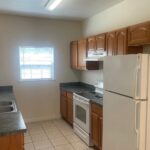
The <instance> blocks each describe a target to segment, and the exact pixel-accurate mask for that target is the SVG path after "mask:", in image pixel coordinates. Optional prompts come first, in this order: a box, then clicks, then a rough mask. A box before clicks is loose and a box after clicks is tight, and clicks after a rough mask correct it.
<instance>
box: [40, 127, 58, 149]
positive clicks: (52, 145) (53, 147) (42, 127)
mask: <svg viewBox="0 0 150 150" xmlns="http://www.w3.org/2000/svg"><path fill="white" fill-rule="evenodd" d="M42 128H43V130H44V133H45V134H46V136H47V138H48V141H49V142H50V143H51V144H52V146H53V148H54V149H55V147H54V145H53V143H52V142H51V140H50V139H49V137H48V135H47V133H46V131H45V129H44V127H43V126H42Z"/></svg>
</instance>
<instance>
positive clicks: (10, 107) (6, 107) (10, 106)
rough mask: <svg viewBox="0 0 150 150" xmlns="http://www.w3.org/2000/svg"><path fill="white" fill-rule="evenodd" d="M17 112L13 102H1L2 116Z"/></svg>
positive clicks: (0, 111)
mask: <svg viewBox="0 0 150 150" xmlns="http://www.w3.org/2000/svg"><path fill="white" fill-rule="evenodd" d="M10 112H17V108H16V104H15V102H12V101H0V114H1V113H10Z"/></svg>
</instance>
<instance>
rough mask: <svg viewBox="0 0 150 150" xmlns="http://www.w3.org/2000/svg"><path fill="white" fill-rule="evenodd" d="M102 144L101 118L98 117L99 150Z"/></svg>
mask: <svg viewBox="0 0 150 150" xmlns="http://www.w3.org/2000/svg"><path fill="white" fill-rule="evenodd" d="M102 142H103V117H102V116H100V117H99V145H98V148H99V150H102Z"/></svg>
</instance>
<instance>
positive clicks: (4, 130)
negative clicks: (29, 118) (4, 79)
mask: <svg viewBox="0 0 150 150" xmlns="http://www.w3.org/2000/svg"><path fill="white" fill-rule="evenodd" d="M1 101H12V102H13V103H15V104H16V100H15V97H14V94H13V87H12V86H0V102H1ZM16 108H17V111H16V112H6V113H5V112H4V113H0V136H2V135H8V134H13V133H17V132H25V131H26V129H27V128H26V125H25V122H24V120H23V117H22V114H21V112H20V111H19V109H18V107H17V104H16Z"/></svg>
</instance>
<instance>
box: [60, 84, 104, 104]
mask: <svg viewBox="0 0 150 150" xmlns="http://www.w3.org/2000/svg"><path fill="white" fill-rule="evenodd" d="M60 89H62V90H65V91H69V92H73V93H77V94H79V95H80V96H83V97H85V98H88V99H90V101H91V102H94V103H97V104H99V105H103V95H100V94H97V93H95V92H94V91H95V87H94V86H93V85H89V84H86V83H82V82H68V83H60Z"/></svg>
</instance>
